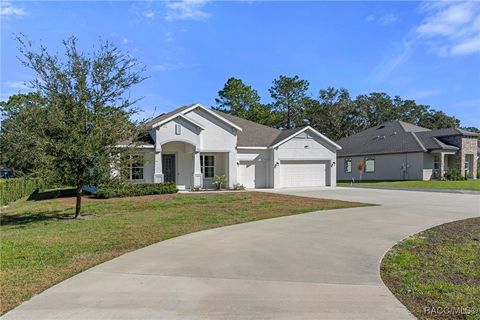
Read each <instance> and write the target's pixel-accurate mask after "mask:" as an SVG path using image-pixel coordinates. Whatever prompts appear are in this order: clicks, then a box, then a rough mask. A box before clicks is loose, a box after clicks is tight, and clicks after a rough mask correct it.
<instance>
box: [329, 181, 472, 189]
mask: <svg viewBox="0 0 480 320" xmlns="http://www.w3.org/2000/svg"><path fill="white" fill-rule="evenodd" d="M337 185H338V186H339V187H350V186H352V184H351V183H350V182H338V183H337ZM353 186H354V187H392V188H420V189H452V190H477V191H478V190H480V180H463V181H442V180H429V181H420V180H412V181H378V182H377V181H366V182H355V183H353Z"/></svg>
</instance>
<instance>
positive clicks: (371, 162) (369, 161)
mask: <svg viewBox="0 0 480 320" xmlns="http://www.w3.org/2000/svg"><path fill="white" fill-rule="evenodd" d="M365 172H375V158H365Z"/></svg>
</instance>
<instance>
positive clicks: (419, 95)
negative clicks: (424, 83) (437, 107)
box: [409, 90, 439, 99]
mask: <svg viewBox="0 0 480 320" xmlns="http://www.w3.org/2000/svg"><path fill="white" fill-rule="evenodd" d="M438 94H439V92H438V91H437V90H418V91H414V92H412V93H411V94H410V95H409V96H410V97H411V98H412V99H424V98H428V97H432V96H436V95H438Z"/></svg>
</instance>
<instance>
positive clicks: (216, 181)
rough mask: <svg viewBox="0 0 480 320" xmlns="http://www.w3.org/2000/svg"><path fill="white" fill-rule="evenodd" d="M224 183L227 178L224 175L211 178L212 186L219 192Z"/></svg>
mask: <svg viewBox="0 0 480 320" xmlns="http://www.w3.org/2000/svg"><path fill="white" fill-rule="evenodd" d="M226 183H227V177H225V175H221V176H215V178H213V184H214V185H215V187H216V188H217V190H221V189H222V187H223V186H224V185H225V184H226Z"/></svg>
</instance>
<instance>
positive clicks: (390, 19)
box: [378, 13, 398, 25]
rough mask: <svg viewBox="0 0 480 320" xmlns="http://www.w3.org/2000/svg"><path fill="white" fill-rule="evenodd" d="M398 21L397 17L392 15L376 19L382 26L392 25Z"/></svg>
mask: <svg viewBox="0 0 480 320" xmlns="http://www.w3.org/2000/svg"><path fill="white" fill-rule="evenodd" d="M397 21H398V17H397V16H396V15H395V14H393V13H388V14H386V15H384V16H382V17H380V18H379V19H378V22H380V24H383V25H387V24H392V23H395V22H397Z"/></svg>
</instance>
